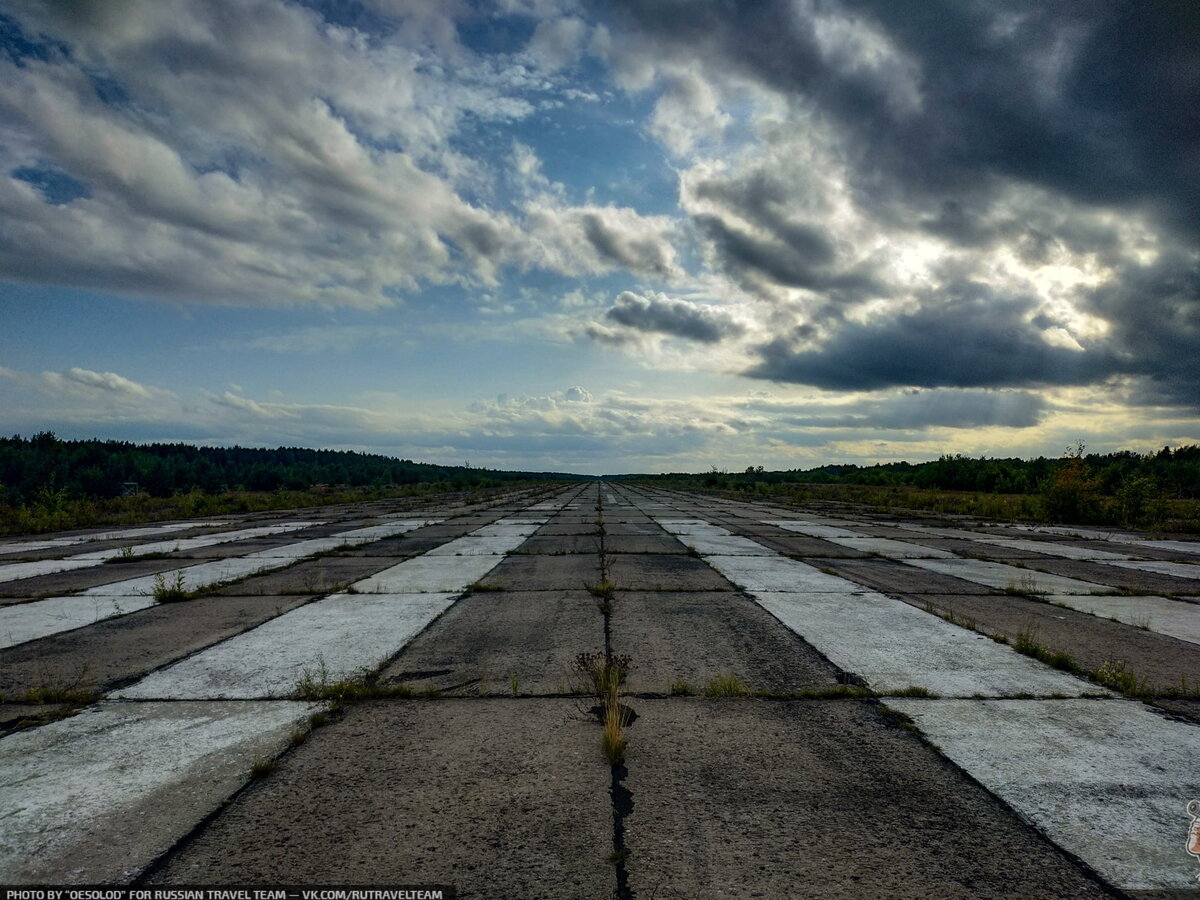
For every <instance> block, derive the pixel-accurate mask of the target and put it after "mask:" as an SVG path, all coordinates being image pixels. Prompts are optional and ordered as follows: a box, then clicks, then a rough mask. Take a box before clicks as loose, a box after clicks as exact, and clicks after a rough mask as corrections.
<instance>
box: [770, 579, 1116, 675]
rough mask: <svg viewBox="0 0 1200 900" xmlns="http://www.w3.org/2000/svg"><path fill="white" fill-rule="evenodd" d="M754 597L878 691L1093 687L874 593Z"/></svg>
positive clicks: (990, 641)
mask: <svg viewBox="0 0 1200 900" xmlns="http://www.w3.org/2000/svg"><path fill="white" fill-rule="evenodd" d="M754 597H755V599H756V600H758V602H759V603H761V604H762V605H763V608H765V609H766V610H767V611H768V612H770V613H771V614H772V615H774V616H776V617H777V618H778V619H779V620H780V621H781V622H782V623H783V624H784V625H786V626H787V627H788V628H791V629H792V630H793V631H795V632H796V633H797V634H799V635H800V636H801V637H802V638H804V639H805V640H806V641H808V642H809V643H810V644H812V645H813V646H814V647H816V648H817V649H818V650H819V651H821V653H823V654H824V655H825V656H827V657H828V658H829V659H830V661H832V662H833V663H834V664H835V665H837V666H840V667H841V668H842V669H844V670H845V671H847V672H854V673H855V674H858V675H861V676H862V677H863V678H865V679H866V681H867V684H868V685H870V687H871V688H873V689H874V690H877V691H901V690H904V689H905V688H908V687H919V688H924V689H926V690H928V691H932V692H933V693H935V694H939V695H942V696H950V697H971V696H974V695H977V694H978V695H981V696H998V695H1005V694H1036V695H1046V694H1065V695H1067V696H1077V695H1079V694H1082V693H1088V692H1092V691H1095V690H1097V688H1096V686H1095V685H1093V684H1091V683H1089V682H1086V681H1083V680H1081V679H1079V678H1076V677H1074V676H1072V675H1068V674H1066V673H1065V672H1058V671H1055V670H1053V669H1051V668H1049V667H1047V666H1045V665H1043V664H1042V663H1040V662H1037V661H1036V660H1033V659H1031V658H1029V657H1027V656H1021V655H1020V654H1018V653H1016V652H1014V651H1013V650H1012V649H1010V648H1009V647H1006V646H1004V645H1002V644H997V643H996V642H995V641H992V640H991V639H990V638H987V637H985V636H984V635H982V634H976V633H975V632H972V631H968V630H966V629H964V628H959V627H958V626H957V625H951V624H950V623H949V622H946V621H944V620H942V619H939V618H937V617H935V616H931V615H929V614H928V613H925V612H923V611H921V610H919V609H916V608H915V607H912V606H909V605H908V604H906V603H903V602H902V601H900V600H894V599H892V598H891V597H885V596H884V595H883V594H876V593H873V592H866V593H859V594H851V593H842V594H832V593H830V594H819V593H799V594H798V593H775V592H769V591H754Z"/></svg>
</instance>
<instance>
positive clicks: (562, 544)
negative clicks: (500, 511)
mask: <svg viewBox="0 0 1200 900" xmlns="http://www.w3.org/2000/svg"><path fill="white" fill-rule="evenodd" d="M600 540H601V538H600V535H599V534H575V535H568V534H562V535H542V534H535V535H534V536H533V537H531V538H526V539H525V543H523V544H521V546H520V547H517V548H516V549H515V550H514V551H513V552H514V553H519V554H522V555H543V554H552V553H599V552H600Z"/></svg>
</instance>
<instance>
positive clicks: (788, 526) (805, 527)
mask: <svg viewBox="0 0 1200 900" xmlns="http://www.w3.org/2000/svg"><path fill="white" fill-rule="evenodd" d="M764 524H766V525H774V526H775V527H776V528H782V529H784V530H785V531H794V532H796V533H797V534H803V535H807V536H808V537H815V538H821V539H823V540H828V539H829V538H861V537H867V535H865V534H863V533H862V532H861V531H851V530H850V529H848V528H841V527H837V526H833V525H818V524H816V523H813V522H808V521H803V520H799V519H767V520H766V521H765V522H764Z"/></svg>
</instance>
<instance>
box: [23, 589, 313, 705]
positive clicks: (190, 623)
mask: <svg viewBox="0 0 1200 900" xmlns="http://www.w3.org/2000/svg"><path fill="white" fill-rule="evenodd" d="M310 599H312V598H311V597H305V596H302V595H291V596H285V597H217V596H212V597H198V598H197V599H195V600H189V601H188V602H187V603H167V604H163V605H161V606H152V607H150V608H149V609H144V610H142V611H140V612H137V613H133V614H131V615H127V616H121V617H119V618H113V619H107V620H105V621H103V622H99V623H97V624H95V625H90V626H88V627H86V628H80V629H77V630H75V631H67V632H63V633H61V634H55V635H52V636H50V637H46V638H42V639H41V640H39V641H34V642H31V643H27V644H22V645H21V646H19V647H12V648H9V649H6V650H3V651H0V694H3V695H4V696H6V697H22V696H24V695H25V694H26V693H27V692H28V691H30V690H32V689H35V688H57V689H72V690H85V691H87V690H95V691H100V690H106V689H108V688H111V687H113V686H114V685H115V684H117V683H121V682H128V681H130V680H132V679H135V678H140V677H141V676H143V675H145V674H146V673H147V672H149V671H150V670H152V669H156V668H158V667H159V666H163V665H166V664H168V663H171V662H174V661H175V660H177V659H180V658H181V657H183V656H186V655H187V654H189V653H194V652H195V651H197V650H202V649H203V648H205V647H208V646H211V645H213V644H215V643H217V642H218V641H220V640H223V639H224V638H228V637H231V636H232V635H235V634H238V633H240V632H242V631H245V630H247V629H249V628H253V627H254V626H256V625H258V624H259V623H261V622H264V621H266V620H267V619H271V618H274V617H275V616H278V615H281V614H282V613H285V612H287V611H288V610H290V609H294V608H295V607H297V606H299V605H301V604H303V603H306V602H308V601H309V600H310Z"/></svg>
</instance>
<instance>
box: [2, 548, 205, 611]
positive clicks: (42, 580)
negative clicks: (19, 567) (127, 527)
mask: <svg viewBox="0 0 1200 900" xmlns="http://www.w3.org/2000/svg"><path fill="white" fill-rule="evenodd" d="M194 562H195V561H194V560H174V561H173V560H171V559H147V560H143V561H141V562H120V563H101V564H99V565H96V566H89V567H87V568H84V569H74V570H72V571H69V572H55V573H54V574H52V575H39V576H37V577H36V578H22V579H21V580H20V581H9V582H5V583H2V584H0V597H2V598H4V599H0V604H3V603H4V602H5V600H8V602H12V600H13V599H18V598H27V597H57V596H61V595H62V594H72V593H74V592H76V591H82V590H86V589H87V588H90V587H95V586H96V585H100V584H111V583H112V582H114V581H124V580H125V579H127V578H139V577H141V576H143V575H153V574H154V573H156V572H162V571H165V570H167V569H177V568H180V567H182V566H188V565H193V564H194Z"/></svg>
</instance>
